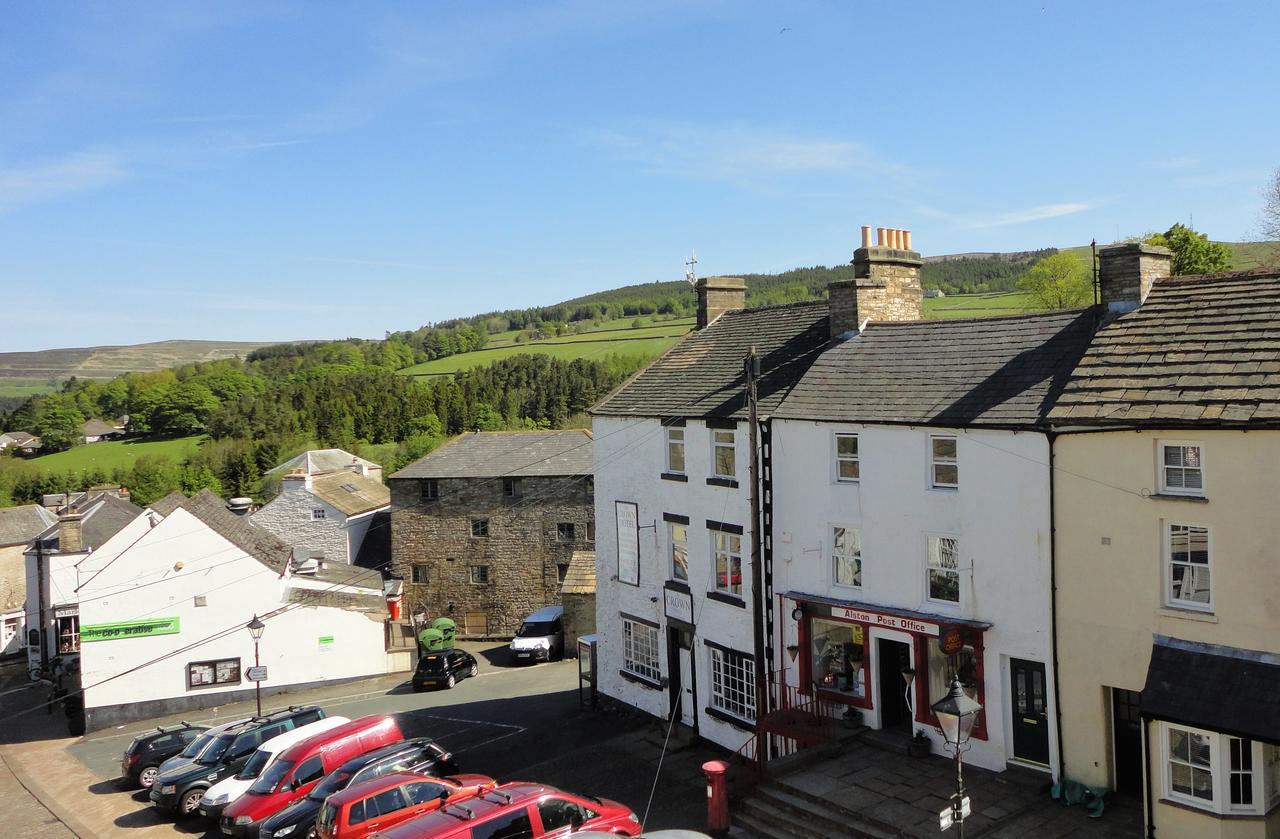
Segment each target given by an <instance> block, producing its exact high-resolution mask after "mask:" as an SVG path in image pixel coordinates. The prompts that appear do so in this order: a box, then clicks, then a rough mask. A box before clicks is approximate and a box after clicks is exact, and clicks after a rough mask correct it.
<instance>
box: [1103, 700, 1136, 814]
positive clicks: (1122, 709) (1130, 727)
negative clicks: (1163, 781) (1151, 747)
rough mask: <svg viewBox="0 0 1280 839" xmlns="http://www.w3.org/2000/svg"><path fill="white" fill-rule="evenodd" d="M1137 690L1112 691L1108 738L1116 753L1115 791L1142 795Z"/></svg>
mask: <svg viewBox="0 0 1280 839" xmlns="http://www.w3.org/2000/svg"><path fill="white" fill-rule="evenodd" d="M1140 695H1141V694H1139V693H1138V692H1137V691H1136V690H1123V689H1121V688H1112V689H1111V729H1112V733H1111V737H1112V741H1113V743H1114V745H1115V750H1116V755H1115V757H1116V792H1121V793H1125V794H1129V795H1141V794H1142V719H1141V717H1140V716H1139V714H1138V712H1139V706H1138V699H1139V696H1140Z"/></svg>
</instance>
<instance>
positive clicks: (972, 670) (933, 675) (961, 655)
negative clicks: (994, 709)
mask: <svg viewBox="0 0 1280 839" xmlns="http://www.w3.org/2000/svg"><path fill="white" fill-rule="evenodd" d="M952 679H959V680H960V685H961V686H962V687H963V688H964V692H965V693H966V694H968V695H969V698H970V699H976V700H978V701H979V702H981V701H982V697H981V696H980V695H979V694H980V693H981V688H980V682H979V679H978V656H977V653H976V652H975V651H974V648H973V647H972V646H970V645H969V644H965V645H964V646H963V647H961V648H960V650H958V651H957V652H954V653H951V654H950V655H948V654H946V653H944V652H943V651H942V647H941V645H940V644H939V643H938V639H937V638H930V639H929V704H930V705H932V704H933V703H935V702H937V701H938V700H939V699H942V698H943V697H944V696H946V695H947V692H948V691H949V690H951V680H952Z"/></svg>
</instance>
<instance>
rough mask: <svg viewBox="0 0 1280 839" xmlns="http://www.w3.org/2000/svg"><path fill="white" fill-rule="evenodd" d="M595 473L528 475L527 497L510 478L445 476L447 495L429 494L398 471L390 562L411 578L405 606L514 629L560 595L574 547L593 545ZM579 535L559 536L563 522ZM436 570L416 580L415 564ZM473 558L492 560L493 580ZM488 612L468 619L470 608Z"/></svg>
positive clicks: (501, 633)
mask: <svg viewBox="0 0 1280 839" xmlns="http://www.w3.org/2000/svg"><path fill="white" fill-rule="evenodd" d="M589 480H590V479H589V478H586V477H548V478H522V479H521V497H519V498H508V497H506V496H505V495H504V494H503V484H504V481H503V479H502V478H448V479H445V478H442V479H439V480H437V481H436V484H437V486H438V488H439V497H438V498H436V499H434V500H430V501H425V500H423V497H422V493H423V485H424V484H425V483H426V482H425V481H424V480H421V479H415V478H391V479H388V481H387V484H388V486H389V487H390V489H391V568H392V572H393V573H394V574H395V576H397V577H402V578H403V579H404V605H405V609H406V613H407V614H414V613H416V612H419V611H425V612H426V613H427V615H428V617H429V618H431V619H435V618H437V617H449V618H452V619H453V620H455V621H457V623H458V631H459V633H460V634H466V635H480V634H484V635H491V636H498V637H509V636H511V635H512V634H514V633H515V631H516V629H517V628H518V627H519V626H520V622H521V620H523V619H524V617H525V616H526V615H528V614H529V613H530V612H532V611H534V610H535V609H538V608H540V607H542V606H551V605H556V604H558V603H559V602H560V574H561V568H562V567H567V566H568V564H569V560H570V558H571V557H572V556H573V552H574V551H582V550H587V551H589V550H594V548H595V545H594V543H593V542H591V541H588V539H587V535H588V532H587V531H588V526H590V527H591V528H594V513H593V507H592V505H593V496H592V494H591V493H590V492H589V491H588V489H589ZM476 518H485V519H488V521H489V535H488V537H487V538H476V537H473V536H472V535H471V521H472V519H476ZM562 522H564V523H572V524H573V525H574V531H575V532H574V539H573V540H572V541H567V540H566V541H561V540H560V539H559V538H558V527H557V525H558V524H560V523H562ZM414 565H420V566H422V567H423V569H424V570H425V572H426V574H427V575H428V581H427V582H426V583H425V584H419V583H414V582H413V566H414ZM473 565H483V566H488V569H489V581H488V582H487V583H476V582H473V581H472V573H471V567H472V566H473ZM469 613H471V614H472V615H473V616H478V615H479V614H483V615H484V618H485V620H484V626H483V628H482V627H481V626H480V625H479V623H480V622H478V621H472V622H471V624H470V625H468V623H467V621H468V615H469Z"/></svg>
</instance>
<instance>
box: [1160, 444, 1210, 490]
mask: <svg viewBox="0 0 1280 839" xmlns="http://www.w3.org/2000/svg"><path fill="white" fill-rule="evenodd" d="M1160 491H1161V492H1162V493H1165V494H1167V495H1204V461H1203V459H1202V457H1201V450H1200V446H1199V445H1197V444H1194V443H1161V444H1160Z"/></svg>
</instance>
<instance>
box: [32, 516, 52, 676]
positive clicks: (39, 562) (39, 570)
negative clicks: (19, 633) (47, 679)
mask: <svg viewBox="0 0 1280 839" xmlns="http://www.w3.org/2000/svg"><path fill="white" fill-rule="evenodd" d="M36 591H37V592H38V594H39V597H40V607H39V610H38V611H39V615H40V627H39V630H38V632H39V638H40V672H41V673H47V672H48V670H49V641H48V639H47V638H46V637H45V629H46V627H47V626H48V625H49V621H48V618H47V612H46V611H45V604H46V600H47V598H46V597H45V593H44V540H43V539H41V538H40V536H36ZM30 629H31V627H27V630H28V632H27V634H28V635H30V634H31V633H30ZM27 642H28V643H30V642H31V639H30V638H27Z"/></svg>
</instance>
